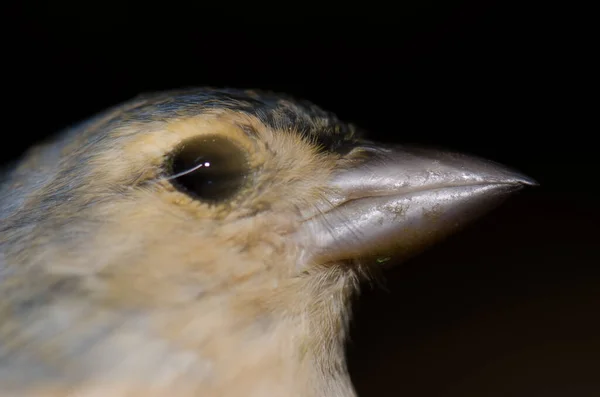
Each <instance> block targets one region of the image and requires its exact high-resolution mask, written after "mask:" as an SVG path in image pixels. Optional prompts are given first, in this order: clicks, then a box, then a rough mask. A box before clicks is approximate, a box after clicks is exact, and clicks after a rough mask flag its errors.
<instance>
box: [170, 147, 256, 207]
mask: <svg viewBox="0 0 600 397" xmlns="http://www.w3.org/2000/svg"><path fill="white" fill-rule="evenodd" d="M171 164H172V165H171V176H172V178H173V179H172V181H173V184H174V185H175V186H176V187H177V188H179V189H180V190H183V191H185V192H186V193H188V194H191V195H193V196H195V197H196V198H198V199H201V200H206V201H212V202H215V201H222V200H226V199H228V198H230V197H232V196H233V195H234V194H235V193H237V192H238V190H239V189H240V188H241V187H242V186H243V184H244V180H245V177H246V175H247V173H248V170H247V160H246V156H245V154H244V152H243V151H242V150H241V149H240V148H239V147H238V146H237V145H235V144H233V143H232V142H230V141H229V140H227V139H224V138H220V137H203V138H193V139H190V140H188V141H185V142H184V143H183V144H181V146H180V147H179V148H178V149H177V150H176V151H175V152H174V155H173V157H172V163H171Z"/></svg>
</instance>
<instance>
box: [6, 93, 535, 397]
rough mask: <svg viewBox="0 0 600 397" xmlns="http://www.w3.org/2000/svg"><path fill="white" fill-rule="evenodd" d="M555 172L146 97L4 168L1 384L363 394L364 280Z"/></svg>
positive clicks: (315, 114) (86, 390) (217, 97)
mask: <svg viewBox="0 0 600 397" xmlns="http://www.w3.org/2000/svg"><path fill="white" fill-rule="evenodd" d="M535 184H536V182H535V181H534V180H533V179H531V178H529V177H526V176H524V175H522V174H521V173H519V172H517V171H515V170H513V169H511V168H508V167H506V166H503V165H500V164H497V163H494V162H492V161H488V160H485V159H481V158H478V157H475V156H472V155H467V154H461V153H457V152H452V151H448V150H442V149H432V148H425V147H419V146H410V145H396V144H394V145H392V144H383V143H378V142H375V141H372V140H369V139H368V134H367V133H366V132H365V131H364V130H363V129H361V128H360V127H358V126H356V125H354V124H352V123H350V122H345V121H343V120H340V119H339V118H338V117H337V116H336V115H335V114H333V113H332V112H329V111H326V110H323V109H322V108H321V107H319V106H317V105H315V104H313V103H312V102H310V101H307V100H304V99H298V98H296V97H293V96H290V95H286V94H282V93H277V92H271V91H266V90H250V89H234V88H185V89H175V90H170V91H162V92H154V93H147V94H142V95H138V96H137V97H135V98H133V99H131V100H129V101H126V102H124V103H122V104H118V105H116V106H114V107H113V108H110V109H107V110H105V111H103V112H101V113H99V114H97V115H95V116H93V117H92V118H91V119H89V120H87V121H83V122H81V123H79V124H76V125H74V126H73V127H71V128H68V129H67V130H66V131H63V132H60V133H59V134H57V135H56V136H53V137H52V138H51V139H49V140H47V141H44V142H42V143H40V144H39V145H37V146H34V147H33V148H31V149H30V150H29V151H27V152H26V153H25V154H24V155H23V156H22V157H21V158H20V159H19V160H17V161H16V162H15V163H14V164H12V165H11V166H10V167H8V168H7V169H6V170H5V171H4V172H3V175H2V184H1V185H0V217H1V219H2V221H1V223H0V395H2V396H23V397H49V396H53V397H54V396H56V397H59V396H60V397H66V396H78V397H91V396H115V397H119V396H182V397H188V396H190V397H191V396H204V397H217V396H218V397H234V396H246V397H259V396H260V397H275V396H277V397H300V396H302V397H354V396H356V392H355V390H354V388H353V385H352V381H351V379H350V375H349V373H348V367H347V363H346V357H345V343H346V341H347V338H348V333H349V323H350V321H351V317H352V313H351V311H352V310H351V308H352V301H353V299H355V298H356V297H357V296H358V295H359V293H360V288H361V285H362V284H363V283H364V282H368V281H369V280H374V279H377V278H378V277H382V274H383V273H384V272H385V269H387V268H389V267H391V266H396V265H397V264H398V263H402V262H404V261H406V260H408V259H409V258H411V257H412V256H414V255H418V254H419V253H420V252H422V251H423V250H425V249H427V248H428V247H430V246H432V245H434V244H435V243H436V242H438V241H440V240H442V239H443V238H445V236H448V235H450V234H453V233H456V232H458V231H459V230H460V229H462V228H463V227H465V226H466V225H468V224H469V223H470V222H472V221H474V220H475V219H477V218H479V217H480V216H482V215H483V214H485V213H487V212H488V211H491V210H492V209H493V208H495V207H496V206H497V205H499V204H500V203H502V202H503V201H504V200H505V199H506V198H508V197H510V196H512V194H513V193H514V192H517V191H519V190H520V189H521V188H523V187H525V186H531V185H535Z"/></svg>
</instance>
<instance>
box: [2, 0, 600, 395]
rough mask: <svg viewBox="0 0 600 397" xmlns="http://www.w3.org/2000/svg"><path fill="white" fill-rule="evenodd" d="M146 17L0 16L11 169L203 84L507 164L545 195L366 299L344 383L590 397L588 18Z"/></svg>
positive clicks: (351, 12)
mask: <svg viewBox="0 0 600 397" xmlns="http://www.w3.org/2000/svg"><path fill="white" fill-rule="evenodd" d="M82 4H83V3H82ZM149 7H150V8H149ZM152 7H153V6H149V5H148V4H146V5H145V6H143V7H142V6H141V5H132V4H128V3H123V2H101V3H100V2H99V3H97V4H95V5H94V4H92V3H85V4H83V5H79V6H77V5H76V4H75V3H73V4H71V3H70V2H61V1H58V2H53V3H52V4H51V5H50V4H45V3H44V4H42V3H40V4H37V5H26V3H23V4H22V5H21V6H19V7H13V8H9V9H7V10H5V15H6V16H8V17H9V19H10V20H11V22H12V23H11V26H10V28H9V29H8V31H7V32H6V33H5V34H4V42H5V45H4V47H3V54H4V56H3V58H4V60H3V61H2V64H3V69H4V72H3V83H4V84H3V102H4V106H3V108H4V117H3V118H4V129H3V132H2V137H3V144H2V145H1V149H2V158H3V159H4V160H6V161H8V160H11V159H14V158H16V157H17V156H18V155H19V154H20V153H22V151H23V150H25V149H26V148H27V147H28V146H29V145H31V144H32V143H34V142H36V141H38V140H40V139H42V138H44V137H47V136H48V135H49V134H52V133H54V132H56V131H58V130H60V129H62V128H64V127H67V126H69V125H70V124H72V123H74V122H75V121H78V120H80V119H84V118H86V117H89V116H91V115H92V114H94V113H95V112H97V111H100V110H102V109H104V108H106V107H108V106H111V105H113V104H116V103H118V102H120V101H123V100H127V99H129V98H131V97H133V96H135V95H137V94H138V93H140V92H146V91H156V90H162V89H172V88H177V87H187V86H206V85H209V86H217V87H220V86H229V87H247V88H263V89H271V90H276V91H284V92H288V93H291V94H294V95H296V96H299V97H303V98H306V99H309V100H312V101H313V102H315V103H317V104H319V105H321V106H322V107H324V108H327V109H329V110H332V111H334V112H336V113H337V114H338V115H339V116H340V117H342V118H344V119H347V120H350V121H353V122H355V123H357V124H359V125H360V126H362V127H364V128H366V129H368V130H370V131H371V137H372V138H374V139H377V140H381V141H386V142H410V143H421V144H434V145H436V146H445V147H449V148H452V149H457V150H461V151H465V152H470V153H474V154H477V155H480V156H484V157H488V158H491V159H493V160H496V161H499V162H502V163H505V164H507V165H510V166H512V167H514V168H517V169H519V170H521V171H522V172H524V173H525V174H527V175H529V176H531V177H533V178H535V179H537V180H538V181H539V182H540V184H541V186H540V187H539V188H531V189H527V190H525V191H523V192H522V193H521V194H518V195H516V196H515V197H514V198H513V199H511V200H510V201H509V202H507V203H506V204H505V205H504V206H502V207H501V208H500V209H498V210H497V211H495V212H494V213H492V214H490V215H489V216H487V217H485V218H484V219H482V220H481V221H480V222H478V223H476V224H475V225H473V226H472V227H470V228H469V229H467V230H465V231H464V232H463V233H460V234H459V235H457V236H455V237H453V238H450V239H449V240H447V241H445V242H444V243H442V244H440V245H439V246H437V247H436V248H434V249H432V250H430V251H429V252H427V253H425V254H423V255H422V256H420V257H418V258H415V259H414V260H411V261H409V262H407V263H405V264H403V265H402V266H400V267H397V268H395V269H394V270H392V271H390V272H389V274H388V278H387V282H386V285H385V288H373V289H371V288H369V287H368V286H366V287H365V290H364V293H363V296H362V299H360V300H359V302H358V303H357V305H356V317H355V322H354V325H353V328H352V335H351V336H352V341H351V342H350V344H349V349H348V353H349V357H350V369H351V373H352V377H353V380H354V382H355V384H356V386H357V389H358V391H359V394H360V396H403V395H405V396H411V397H420V396H423V397H426V396H427V397H429V396H444V397H450V396H453V397H454V396H456V397H458V396H461V397H466V396H474V397H475V396H477V397H488V396H490V397H491V396H494V397H495V396H498V397H500V396H502V397H505V396H515V397H517V396H518V397H521V396H522V397H533V396H544V397H550V396H565V397H566V396H569V397H578V396H597V395H600V379H599V378H600V375H599V374H600V356H599V355H600V325H599V321H598V312H599V310H598V309H599V304H600V269H599V266H598V264H599V263H600V261H599V259H600V258H599V255H598V254H597V246H598V232H597V226H598V222H599V221H600V210H599V206H598V198H599V195H598V193H596V192H595V190H594V188H595V184H596V183H597V182H598V169H599V168H598V166H597V161H596V158H595V155H596V147H595V146H596V144H595V143H594V140H595V138H594V135H597V131H598V127H597V123H590V121H589V120H587V121H586V118H589V116H590V115H591V113H592V111H594V105H593V100H592V99H590V98H593V97H597V94H596V92H597V90H595V89H593V87H592V80H591V77H589V76H591V75H589V74H588V72H589V71H591V70H592V68H591V65H590V63H589V62H590V60H591V59H592V58H593V54H594V48H595V47H597V45H596V46H595V47H594V46H586V44H585V38H586V36H587V37H590V33H588V32H586V29H587V28H586V26H587V25H586V24H585V22H583V19H582V20H581V21H579V17H580V16H583V15H584V13H585V11H583V10H582V11H577V12H573V10H567V9H563V8H561V6H554V7H551V6H550V5H549V3H545V4H543V5H537V4H533V3H529V2H520V3H515V4H511V3H509V2H500V1H497V2H495V1H471V2H469V1H454V2H450V1H447V2H432V1H424V0H423V1H418V2H417V1H412V0H411V1H404V2H401V3H398V4H395V5H393V6H392V5H391V3H390V4H389V5H384V4H379V5H378V4H375V3H373V4H357V5H355V6H352V5H345V6H341V5H340V6H338V7H337V8H336V7H334V6H333V5H326V4H324V3H323V4H309V3H301V2H294V3H289V4H284V3H282V4H280V5H279V6H276V7H275V6H268V5H259V4H254V3H253V4H246V5H244V6H239V5H236V4H233V3H231V4H225V5H223V4H221V5H220V6H217V5H216V4H211V3H209V2H206V3H198V4H197V5H196V6H195V7H192V8H190V7H185V8H183V7H181V6H179V5H176V4H175V3H173V4H171V3H169V2H165V3H162V4H161V5H160V6H156V8H152ZM562 7H564V6H562ZM596 49H597V48H596ZM596 108H597V105H596ZM596 112H597V111H596ZM590 119H591V118H590Z"/></svg>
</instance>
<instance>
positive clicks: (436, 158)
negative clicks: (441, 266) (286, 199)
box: [296, 143, 537, 270]
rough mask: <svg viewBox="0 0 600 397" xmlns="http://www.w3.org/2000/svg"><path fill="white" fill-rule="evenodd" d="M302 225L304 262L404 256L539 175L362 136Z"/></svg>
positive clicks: (303, 266)
mask: <svg viewBox="0 0 600 397" xmlns="http://www.w3.org/2000/svg"><path fill="white" fill-rule="evenodd" d="M341 168H342V169H343V170H341V171H339V172H338V173H336V174H335V175H334V176H333V178H332V180H331V181H330V185H329V186H328V188H329V189H328V191H329V193H326V194H325V197H324V200H323V202H322V203H321V204H320V206H318V207H317V208H316V211H315V213H313V214H306V215H307V216H306V218H305V219H306V220H305V221H304V222H303V223H302V226H301V227H300V229H299V230H298V234H297V236H296V237H297V239H298V244H299V247H300V249H301V255H300V259H299V263H298V268H299V269H301V270H302V269H306V268H308V267H311V266H314V265H317V264H323V263H327V262H334V261H343V260H351V259H359V258H361V259H363V260H364V259H367V260H370V261H374V262H377V263H382V262H386V261H388V260H390V259H393V261H391V262H392V263H398V260H403V259H406V258H408V257H411V256H413V255H415V254H416V253H418V252H420V251H422V250H423V249H424V248H427V247H428V246H430V245H432V244H433V243H435V242H436V241H439V240H440V239H442V238H444V237H445V236H447V235H449V234H451V233H453V232H456V231H457V230H459V229H460V228H462V227H463V226H465V225H467V224H468V223H470V222H472V221H473V220H475V219H477V218H478V217H480V216H481V215H483V214H485V213H486V212H488V211H489V210H491V209H492V208H494V207H495V206H497V205H498V204H500V203H501V202H502V201H503V200H504V199H505V198H507V197H508V196H509V195H510V194H511V193H513V192H515V191H517V190H519V189H520V188H521V187H523V186H526V185H537V183H536V182H535V181H534V180H532V179H530V178H528V177H526V176H523V175H521V174H519V173H517V172H515V171H512V170H510V169H508V168H506V167H504V166H501V165H499V164H496V163H493V162H491V161H486V160H483V159H478V158H475V157H471V156H466V155H463V154H458V153H452V152H447V151H438V150H431V149H423V148H415V147H400V146H396V147H383V146H377V145H375V144H371V143H364V144H363V143H361V144H360V145H359V146H356V147H354V148H353V149H352V150H351V151H350V152H349V153H348V154H347V155H346V156H344V157H343V159H342V167H341Z"/></svg>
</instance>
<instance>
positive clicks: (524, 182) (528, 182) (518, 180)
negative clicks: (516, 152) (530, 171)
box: [510, 174, 540, 187]
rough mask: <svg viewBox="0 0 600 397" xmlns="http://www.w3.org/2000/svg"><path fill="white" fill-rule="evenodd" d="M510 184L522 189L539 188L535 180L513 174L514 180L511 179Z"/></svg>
mask: <svg viewBox="0 0 600 397" xmlns="http://www.w3.org/2000/svg"><path fill="white" fill-rule="evenodd" d="M510 183H514V184H518V185H521V186H523V187H525V186H531V187H537V186H540V184H539V182H538V181H536V180H535V179H533V178H531V177H528V176H526V175H523V174H515V175H514V178H511V181H510Z"/></svg>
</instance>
